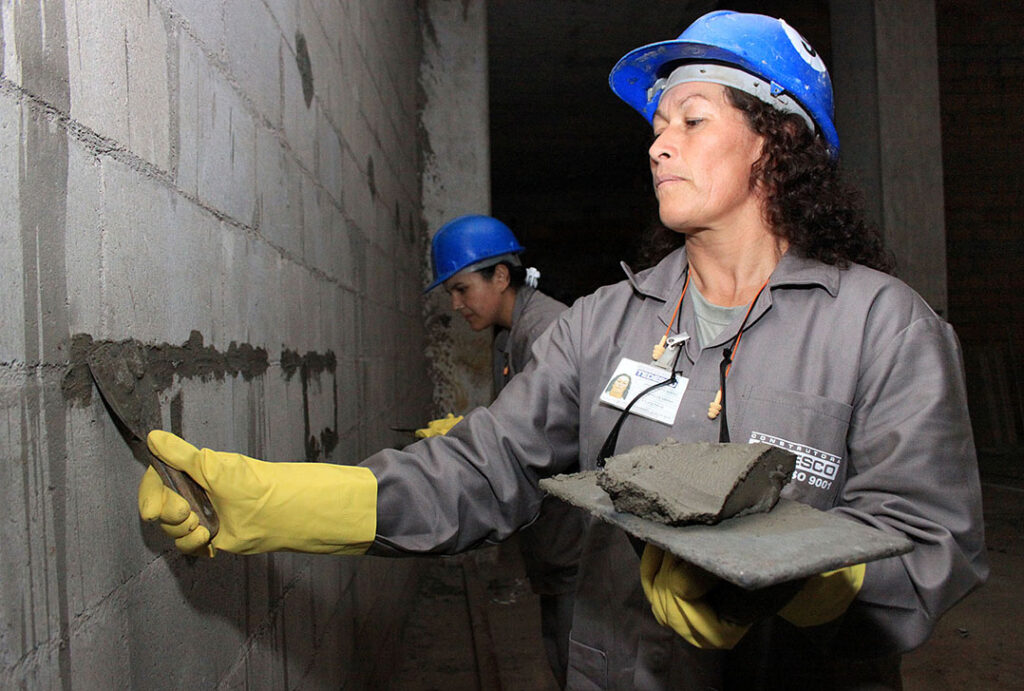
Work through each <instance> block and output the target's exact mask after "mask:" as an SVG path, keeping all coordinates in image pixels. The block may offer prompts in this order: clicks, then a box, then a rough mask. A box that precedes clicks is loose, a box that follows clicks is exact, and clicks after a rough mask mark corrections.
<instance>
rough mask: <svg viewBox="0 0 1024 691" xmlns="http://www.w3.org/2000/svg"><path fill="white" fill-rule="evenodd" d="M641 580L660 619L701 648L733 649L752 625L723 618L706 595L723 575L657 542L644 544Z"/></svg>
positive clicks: (652, 608) (641, 560)
mask: <svg viewBox="0 0 1024 691" xmlns="http://www.w3.org/2000/svg"><path fill="white" fill-rule="evenodd" d="M640 582H641V583H642V585H643V588H644V594H645V595H647V599H648V600H649V601H650V603H651V611H652V612H654V618H655V619H657V620H658V623H659V624H661V625H662V626H668V627H669V628H671V629H672V630H674V631H675V632H676V633H678V634H679V635H680V636H682V637H683V638H685V639H686V640H687V641H689V642H690V643H691V644H692V645H695V646H697V647H698V648H711V649H730V648H732V647H733V646H735V645H736V644H737V643H739V641H740V639H741V638H743V635H744V634H745V633H746V632H747V630H748V629H750V626H749V625H747V626H741V625H737V624H733V623H729V622H727V621H722V620H721V619H720V618H719V616H718V613H717V612H716V611H715V608H714V607H712V605H711V603H710V602H709V601H708V599H707V598H706V597H705V596H706V595H707V594H708V593H709V591H711V589H712V588H714V587H715V586H717V585H719V584H720V583H721V579H719V578H718V577H717V576H714V575H712V574H710V573H708V572H707V571H705V570H704V569H702V568H700V567H697V566H694V565H693V564H690V563H687V562H685V561H681V560H679V559H676V558H675V557H674V556H672V555H671V554H669V553H667V552H664V551H662V550H661V549H660V548H658V547H655V546H654V545H647V546H646V547H645V548H644V554H643V557H642V558H641V559H640Z"/></svg>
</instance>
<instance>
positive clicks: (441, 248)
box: [417, 215, 585, 686]
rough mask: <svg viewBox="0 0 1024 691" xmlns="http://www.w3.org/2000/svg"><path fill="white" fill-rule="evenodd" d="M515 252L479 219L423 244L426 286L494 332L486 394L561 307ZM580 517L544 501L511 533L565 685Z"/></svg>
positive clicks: (492, 224) (425, 433)
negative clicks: (427, 256)
mask: <svg viewBox="0 0 1024 691" xmlns="http://www.w3.org/2000/svg"><path fill="white" fill-rule="evenodd" d="M523 251H524V250H523V247H522V246H521V245H520V244H519V241H518V240H516V237H515V235H513V234H512V231H511V230H510V229H509V227H508V226H506V225H505V224H504V223H502V222H501V221H499V220H498V219H496V218H492V217H490V216H481V215H469V216H460V217H459V218H456V219H453V220H451V221H449V222H448V223H445V224H444V225H443V226H441V228H439V229H438V231H437V233H435V234H434V238H433V240H432V241H431V259H432V261H433V267H434V281H433V283H431V284H430V285H429V286H428V287H427V291H431V290H433V289H434V288H436V287H438V286H444V289H445V290H446V291H447V292H448V294H449V295H450V296H451V301H452V309H453V310H455V311H457V312H459V313H460V314H461V315H462V316H463V317H464V318H465V319H466V321H467V322H468V323H469V326H470V328H472V329H473V330H474V331H482V330H484V329H488V328H491V327H495V328H496V333H495V337H494V349H493V362H494V391H495V393H499V392H500V391H501V390H502V389H503V388H505V385H506V384H507V383H508V382H509V380H510V379H511V378H512V377H513V376H514V375H515V374H518V373H519V372H522V371H523V370H524V369H525V368H526V365H527V364H529V362H530V360H532V359H533V356H532V353H531V348H532V347H533V344H534V342H535V341H536V340H537V338H538V337H539V336H540V335H541V334H542V333H544V330H545V329H547V328H548V326H549V325H550V324H551V323H552V322H553V321H555V319H557V318H558V316H559V315H560V314H561V313H562V312H564V311H565V309H566V306H565V305H564V304H562V303H561V302H559V301H558V300H555V299H554V298H551V297H548V296H547V295H545V294H544V293H542V292H540V291H539V290H537V280H538V279H539V278H540V272H538V271H537V269H535V268H533V267H530V268H525V267H524V266H523V265H522V262H521V261H520V259H519V254H520V253H521V252H523ZM459 420H461V417H455V416H451V415H449V416H448V417H447V418H442V419H440V420H435V421H433V422H431V423H430V425H428V426H427V428H426V429H425V430H418V431H417V436H421V437H429V436H433V435H434V434H435V433H438V432H439V433H441V434H445V433H447V431H448V430H449V429H450V428H451V426H452V425H453V424H454V423H457V422H458V421H459ZM584 523H585V516H584V514H583V513H582V512H581V511H579V510H578V509H574V508H573V507H572V506H570V505H569V504H566V503H564V502H561V501H559V500H557V499H555V498H554V497H546V498H545V499H544V500H543V502H542V504H541V508H540V513H539V514H538V516H537V519H536V520H535V521H533V523H531V524H530V525H528V526H526V527H524V528H523V529H522V530H520V531H519V534H518V541H519V548H520V552H521V554H522V556H523V563H524V564H525V566H526V575H527V577H528V578H529V581H530V586H531V588H532V589H533V591H534V592H535V593H537V594H538V595H539V596H540V610H541V633H542V636H543V639H544V649H545V652H546V654H547V658H548V662H549V663H550V665H551V671H552V672H553V673H554V675H555V678H556V679H557V680H558V682H559V684H560V685H561V686H565V677H566V667H567V664H568V659H569V629H570V627H571V626H572V601H573V591H574V590H575V587H576V572H577V568H578V564H579V557H580V548H581V546H582V544H583V540H582V537H583V530H584Z"/></svg>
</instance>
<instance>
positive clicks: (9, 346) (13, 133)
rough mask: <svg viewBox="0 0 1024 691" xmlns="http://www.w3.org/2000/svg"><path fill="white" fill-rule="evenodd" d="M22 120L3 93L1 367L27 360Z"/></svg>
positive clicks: (0, 142) (0, 104) (13, 102)
mask: <svg viewBox="0 0 1024 691" xmlns="http://www.w3.org/2000/svg"><path fill="white" fill-rule="evenodd" d="M20 120H21V108H20V107H19V105H18V102H17V100H16V99H14V98H13V97H12V96H11V95H9V94H6V93H4V94H0V188H2V189H3V190H5V203H4V204H0V314H3V315H4V318H3V319H0V366H2V365H3V364H4V363H6V364H10V363H13V362H15V361H21V362H24V361H25V360H26V356H25V296H24V278H23V264H24V262H25V261H26V260H28V259H29V258H28V257H26V256H25V250H24V248H23V246H22V238H21V214H20V207H21V204H20V195H21V189H20V186H19V184H18V179H19V172H18V171H19V163H18V155H19V152H20V149H21V147H20V144H19V142H20V139H21V132H20V128H19V127H18V126H17V125H16V123H18V122H20Z"/></svg>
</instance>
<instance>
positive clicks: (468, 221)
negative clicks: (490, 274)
mask: <svg viewBox="0 0 1024 691" xmlns="http://www.w3.org/2000/svg"><path fill="white" fill-rule="evenodd" d="M523 249H524V248H523V247H522V245H520V244H519V241H518V240H516V236H515V235H513V234H512V231H511V230H510V229H509V227H508V226H507V225H505V224H504V223H502V222H501V221H499V220H498V219H496V218H492V217H491V216H481V215H478V214H471V215H469V216H459V217H458V218H453V219H452V220H450V221H448V222H447V223H445V224H444V225H443V226H441V227H440V228H438V230H437V232H436V233H434V238H433V240H431V241H430V259H431V261H432V263H433V267H434V281H433V283H431V284H430V285H429V286H427V288H426V290H424V291H423V292H425V293H426V292H429V291H431V290H433V289H434V288H436V287H437V286H439V285H441V284H442V283H444V282H445V281H447V280H448V279H449V278H451V277H452V276H454V275H455V274H457V273H459V272H460V271H463V270H465V269H471V270H473V271H476V270H479V269H485V268H487V267H488V266H493V265H494V264H497V263H498V262H499V261H501V260H504V259H507V260H509V261H510V262H511V263H513V264H518V263H519V260H518V257H517V256H516V255H518V254H519V253H520V252H522V251H523Z"/></svg>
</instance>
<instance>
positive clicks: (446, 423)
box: [415, 413, 462, 439]
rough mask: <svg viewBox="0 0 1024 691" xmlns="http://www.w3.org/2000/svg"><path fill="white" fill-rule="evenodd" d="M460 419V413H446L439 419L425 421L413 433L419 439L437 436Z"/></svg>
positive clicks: (446, 432)
mask: <svg viewBox="0 0 1024 691" xmlns="http://www.w3.org/2000/svg"><path fill="white" fill-rule="evenodd" d="M461 419H462V416H461V415H452V414H451V413H448V415H446V416H445V417H443V418H441V419H439V420H431V421H430V422H428V423H427V426H426V427H423V428H420V429H418V430H416V432H415V434H416V436H417V437H418V438H419V439H426V438H427V437H439V436H442V435H444V434H448V430H450V429H451V428H452V427H454V426H455V424H456V423H457V422H459V420H461Z"/></svg>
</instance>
